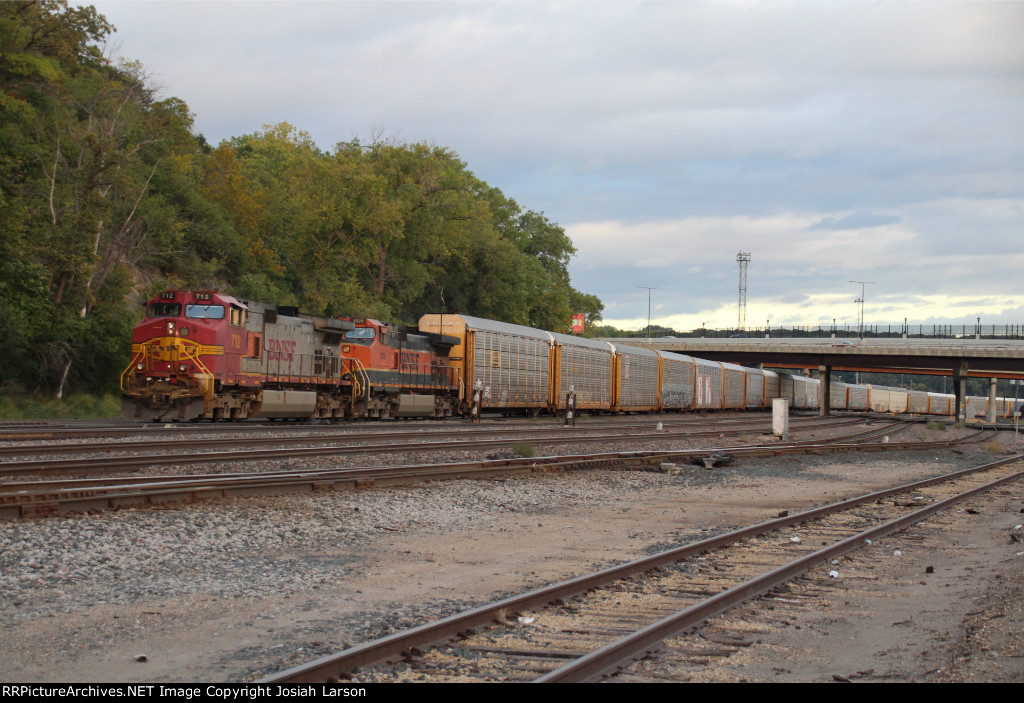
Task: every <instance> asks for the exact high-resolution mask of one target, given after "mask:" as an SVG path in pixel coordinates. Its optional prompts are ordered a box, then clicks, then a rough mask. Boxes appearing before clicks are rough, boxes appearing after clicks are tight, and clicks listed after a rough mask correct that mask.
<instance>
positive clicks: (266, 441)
mask: <svg viewBox="0 0 1024 703" xmlns="http://www.w3.org/2000/svg"><path fill="white" fill-rule="evenodd" d="M861 422H863V420H862V419H861V418H842V419H834V420H819V419H816V418H815V419H811V418H803V419H794V420H793V421H791V423H790V427H791V429H794V430H802V429H815V428H822V427H842V426H844V425H851V424H857V423H861ZM661 424H662V429H660V430H659V429H657V423H654V422H650V421H649V422H646V423H644V424H642V425H639V424H629V425H622V424H621V423H619V424H615V423H610V424H607V425H603V426H600V427H595V426H593V425H591V424H590V423H587V424H585V425H581V426H580V427H576V428H566V427H563V426H551V425H550V424H549V425H548V426H546V427H531V426H526V427H515V426H512V427H510V426H508V425H505V426H488V427H479V426H476V425H472V426H468V427H467V426H463V427H461V428H460V429H458V430H454V431H453V430H452V429H451V428H448V429H436V430H434V429H429V430H410V431H395V430H371V431H363V432H359V433H355V432H352V431H348V432H345V433H330V434H327V435H326V436H325V435H324V434H319V435H303V436H298V437H296V436H273V437H268V436H266V435H265V433H263V434H262V435H261V436H256V437H253V436H250V435H249V434H248V433H242V434H240V435H237V436H234V437H214V438H209V437H202V438H188V439H182V438H175V439H158V440H132V441H128V442H89V443H88V444H82V443H78V444H53V443H49V444H17V445H6V446H0V457H12V456H13V457H17V456H43V455H52V454H81V453H99V452H108V453H111V452H137V451H141V450H157V451H159V452H160V453H161V454H166V453H167V451H169V450H179V451H180V450H208V449H216V448H218V447H233V446H238V445H246V446H254V445H255V446H263V445H279V446H283V447H291V446H296V445H323V444H330V445H332V446H335V447H337V446H340V445H338V444H337V443H338V442H339V441H346V442H366V443H372V442H373V441H374V440H377V441H378V442H379V441H380V440H387V444H388V446H399V445H398V443H399V442H403V441H404V442H411V444H412V446H418V445H420V444H423V443H424V442H423V440H424V439H432V440H437V439H441V440H445V441H458V440H457V438H459V437H466V436H470V437H473V436H486V437H487V438H489V439H494V441H497V442H500V441H504V442H509V441H519V440H524V441H532V440H537V441H545V442H546V441H547V439H548V438H550V437H554V438H555V439H559V438H563V439H572V438H574V437H577V438H584V439H585V438H587V437H588V436H590V435H589V434H588V433H591V432H595V431H599V430H612V431H613V432H615V433H616V434H611V435H599V436H600V437H609V436H610V437H612V438H619V437H639V438H646V437H665V438H670V439H677V438H680V437H711V436H716V435H719V434H721V433H723V432H724V433H727V434H740V433H744V432H760V433H766V432H771V421H770V420H765V419H763V418H762V419H759V420H747V421H744V422H736V421H732V422H729V423H723V424H719V423H715V425H714V428H713V429H707V427H708V424H707V423H706V422H704V423H700V424H699V425H697V423H692V422H691V423H680V424H672V423H668V424H666V423H664V422H662V423H661ZM698 427H699V429H698ZM625 433H628V434H625ZM497 435H502V436H501V437H497ZM433 444H438V443H436V442H435V443H433ZM371 447H373V450H374V451H379V447H380V444H377V445H371ZM10 463H13V462H10ZM5 466H7V464H6V463H0V472H2V471H3V470H4V467H5Z"/></svg>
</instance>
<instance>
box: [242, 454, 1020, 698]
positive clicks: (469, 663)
mask: <svg viewBox="0 0 1024 703" xmlns="http://www.w3.org/2000/svg"><path fill="white" fill-rule="evenodd" d="M1022 459H1024V455H1018V456H1014V457H1011V458H1008V459H1004V460H1002V461H998V462H994V463H991V464H986V465H984V466H979V467H974V468H971V469H966V470H963V471H957V472H954V473H951V474H947V475H944V476H939V477H935V478H932V479H928V480H925V481H917V482H914V483H910V484H906V485H903V486H897V487H894V488H890V489H886V490H884V491H878V492H875V493H870V494H867V495H864V496H860V497H858V498H854V499H850V500H846V501H842V502H840V503H835V504H832V505H828V506H824V507H821V508H816V509H813V510H807V511H803V512H800V513H797V514H793V515H784V516H780V517H779V518H777V519H774V520H769V521H767V522H763V523H760V524H757V525H752V526H750V527H747V528H744V529H741V530H735V531H732V532H729V533H727V534H723V535H719V536H716V537H712V538H710V539H706V540H703V541H701V542H696V543H693V544H689V545H685V546H682V547H678V548H676V549H672V550H668V551H665V552H661V553H659V554H656V555H653V556H650V557H647V558H644V559H640V560H637V561H633V562H629V563H627V564H623V565H620V566H616V567H613V568H609V569H604V570H602V571H599V572H596V573H594V574H589V575H586V576H581V577H577V578H574V579H570V580H568V581H563V582H561V583H557V584H554V585H552V586H548V587H544V588H541V589H536V590H533V591H530V592H528V593H524V594H521V595H518V596H513V597H510V598H505V599H503V600H500V601H497V602H495V603H491V604H488V605H486V606H482V607H479V608H475V609H473V610H470V611H466V612H464V613H460V614H457V615H453V616H450V617H448V618H444V619H442V620H438V621H435V622H431V623H427V624H424V625H421V626H419V627H415V628H413V629H411V630H408V631H405V632H400V633H396V634H393V635H390V636H388V637H384V638H381V639H378V640H374V641H372V642H367V643H365V644H361V645H358V646H355V647H352V648H349V649H346V650H345V651H342V652H339V653H337V654H333V655H330V656H327V657H322V658H320V659H317V660H315V661H312V662H309V663H307V664H303V665H300V666H296V667H293V668H290V669H287V670H285V671H282V672H280V673H278V674H275V675H272V676H269V677H266V678H264V679H262V680H261V681H259V683H302V682H331V681H340V680H358V681H359V682H361V683H364V682H378V681H417V680H425V681H431V682H439V681H467V680H474V681H537V682H589V681H599V680H602V679H603V678H605V677H608V676H610V675H612V674H615V673H616V672H618V671H621V670H623V669H624V668H626V667H630V666H631V663H632V662H634V661H636V660H638V659H642V658H646V657H648V656H649V655H650V654H651V653H652V652H655V651H658V650H661V649H662V648H663V644H662V643H663V642H665V641H666V640H668V639H670V638H672V637H675V636H677V635H679V634H682V633H686V632H688V631H692V630H694V629H695V628H698V627H699V626H700V625H701V624H702V623H703V622H704V621H706V620H707V619H708V618H710V617H712V616H714V615H716V614H718V613H721V612H724V611H725V610H727V609H729V608H731V607H734V606H736V605H738V604H740V603H743V602H746V601H749V600H751V599H753V598H755V597H757V596H759V595H762V594H766V593H769V592H770V591H772V590H773V589H775V588H778V587H779V586H780V585H782V584H784V583H785V582H786V581H788V580H790V579H793V578H795V577H797V576H799V575H800V574H803V573H804V572H805V571H807V570H808V569H809V568H811V567H812V566H814V565H817V564H821V563H825V562H827V561H829V560H833V559H837V558H838V557H839V556H841V555H842V554H845V553H847V552H850V551H852V550H854V549H857V548H858V547H861V546H864V545H866V544H869V543H871V542H873V541H876V540H878V539H879V538H880V537H883V536H885V535H887V534H890V533H892V532H895V531H897V530H900V529H903V528H905V527H906V526H908V525H911V524H914V523H917V522H920V521H921V520H923V519H924V518H925V517H927V516H928V515H931V514H933V513H935V512H937V511H939V510H943V509H945V508H948V507H950V506H952V505H954V504H956V503H957V502H959V501H962V500H965V499H967V498H969V497H972V496H974V495H977V494H979V493H981V492H984V491H988V490H992V489H994V488H997V487H999V486H1002V485H1005V484H1007V483H1009V482H1013V481H1020V480H1021V479H1024V464H1022V463H1021V460H1022ZM906 494H910V495H911V496H912V497H910V498H905V497H902V496H905V495H906ZM798 526H799V527H798ZM797 535H798V536H799V539H794V537H796V536H797ZM823 545H824V546H823ZM840 568H841V567H840ZM738 639H739V638H736V640H738ZM734 643H735V642H734ZM711 644H712V646H711V647H705V648H703V649H702V650H701V651H694V650H693V649H692V648H690V645H687V644H685V643H683V644H675V645H672V644H670V645H669V646H668V647H665V648H664V653H663V654H660V655H659V656H658V657H656V659H657V661H658V663H657V665H656V666H653V667H652V666H650V665H648V663H646V662H645V663H644V665H642V666H639V667H635V668H631V669H629V672H630V673H629V677H630V680H665V678H671V677H666V676H665V669H666V668H669V669H670V668H671V665H672V664H673V662H675V663H678V662H679V661H683V663H685V664H688V665H689V664H693V663H694V662H695V661H700V660H701V659H707V658H708V657H709V656H713V655H714V654H716V653H719V654H720V653H721V652H722V650H723V649H725V651H726V652H727V651H728V650H729V644H730V643H729V642H728V641H718V642H714V641H713V642H712V643H711ZM748 644H749V643H748Z"/></svg>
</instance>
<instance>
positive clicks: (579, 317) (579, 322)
mask: <svg viewBox="0 0 1024 703" xmlns="http://www.w3.org/2000/svg"><path fill="white" fill-rule="evenodd" d="M572 333H573V334H583V313H581V312H578V313H576V314H575V315H573V316H572Z"/></svg>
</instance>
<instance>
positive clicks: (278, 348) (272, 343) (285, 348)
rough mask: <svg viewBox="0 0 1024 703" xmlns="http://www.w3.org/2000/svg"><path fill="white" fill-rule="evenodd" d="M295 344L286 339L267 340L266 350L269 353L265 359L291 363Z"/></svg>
mask: <svg viewBox="0 0 1024 703" xmlns="http://www.w3.org/2000/svg"><path fill="white" fill-rule="evenodd" d="M295 347H296V344H295V342H292V341H290V340H287V339H268V340H267V349H268V350H269V353H268V354H267V358H268V359H271V360H277V361H291V360H292V355H293V354H294V353H295Z"/></svg>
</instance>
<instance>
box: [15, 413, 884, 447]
mask: <svg viewBox="0 0 1024 703" xmlns="http://www.w3.org/2000/svg"><path fill="white" fill-rule="evenodd" d="M697 412H699V411H696V412H678V413H677V412H669V413H651V414H647V415H633V416H629V417H621V416H612V415H608V416H600V417H598V416H591V417H590V418H589V419H588V420H587V421H586V423H585V424H586V425H588V426H590V425H597V426H608V427H615V426H619V427H623V428H630V427H637V428H639V427H641V426H644V427H646V426H647V424H644V425H640V424H638V423H639V418H641V417H642V418H646V419H648V420H654V421H660V422H662V423H664V424H665V425H680V426H685V425H688V424H697V423H700V422H705V421H706V419H707V418H704V417H700V416H699V415H698V414H697ZM727 412H728V413H729V414H721V415H716V417H715V421H716V422H720V423H735V422H749V421H750V420H751V419H754V418H752V417H744V416H760V417H762V418H763V417H765V413H764V411H763V410H735V411H731V410H730V411H727ZM854 413H855V415H854ZM737 416H739V417H737ZM848 416H849V417H852V416H856V417H861V418H863V417H869V416H872V414H871V413H869V412H865V411H851V412H850V413H847V414H845V415H830V416H828V417H831V418H844V417H848ZM616 419H618V420H620V421H619V422H616V421H615V420H616ZM819 419H822V418H821V417H820V416H819V415H817V414H815V415H797V414H794V415H793V417H792V418H791V420H793V421H799V422H806V421H813V420H819ZM560 420H561V418H560V417H558V416H546V417H545V418H544V419H541V420H540V421H538V420H530V419H528V418H525V417H523V418H504V417H485V418H484V419H483V422H482V423H481V425H490V426H492V427H493V426H498V425H501V426H507V427H524V426H526V427H529V426H543V424H544V423H545V422H546V423H547V424H549V425H550V424H551V423H557V422H560ZM633 421H635V423H636V424H633ZM388 422H394V423H395V424H397V425H399V426H401V427H414V426H416V425H417V424H420V425H425V424H428V423H429V424H442V425H445V424H447V425H452V426H456V427H458V426H463V427H465V426H466V421H465V419H464V418H457V417H452V418H446V419H444V420H435V419H430V420H425V419H408V420H407V421H403V420H402V419H397V420H395V421H391V420H371V419H367V420H365V421H358V422H357V421H346V422H341V423H336V422H330V421H327V420H322V421H318V422H316V423H313V422H290V421H280V422H273V421H262V422H260V421H256V420H249V421H243V422H200V423H193V422H186V423H152V422H147V423H133V424H123V425H117V424H112V425H96V426H82V425H78V426H75V425H68V424H55V425H49V424H47V423H45V422H44V421H35V422H34V423H33V422H25V423H10V424H4V423H0V442H20V441H27V440H33V439H50V440H52V439H75V438H95V437H118V436H120V437H123V436H126V435H138V434H155V435H161V434H166V433H168V432H181V433H184V434H220V433H224V432H239V433H254V434H255V433H263V432H267V431H272V432H313V433H317V434H338V435H345V434H348V433H354V432H364V431H365V430H366V428H367V427H368V426H369V427H370V428H375V427H379V426H380V425H382V424H384V423H388ZM8 427H11V429H8ZM473 427H477V425H473ZM467 429H468V428H467ZM385 432H387V430H385Z"/></svg>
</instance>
